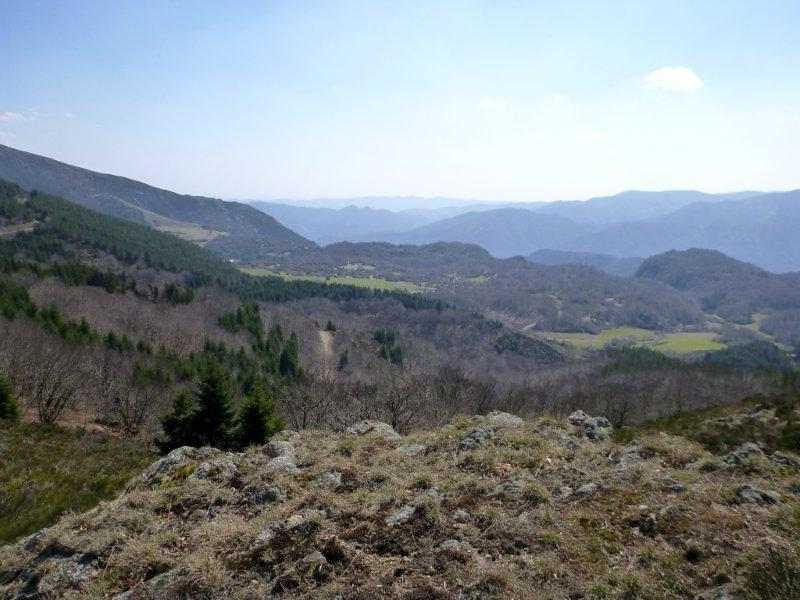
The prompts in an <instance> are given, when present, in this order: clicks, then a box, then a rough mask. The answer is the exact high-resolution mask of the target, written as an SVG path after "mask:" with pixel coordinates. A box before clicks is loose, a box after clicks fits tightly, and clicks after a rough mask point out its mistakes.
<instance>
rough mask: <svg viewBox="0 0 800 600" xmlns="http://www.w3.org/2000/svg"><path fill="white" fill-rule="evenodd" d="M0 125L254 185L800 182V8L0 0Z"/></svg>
mask: <svg viewBox="0 0 800 600" xmlns="http://www.w3.org/2000/svg"><path fill="white" fill-rule="evenodd" d="M0 13H2V21H3V24H2V26H0V143H1V144H6V145H10V146H13V147H15V148H19V149H22V150H27V151H30V152H34V153H37V154H43V155H46V156H51V157H53V158H56V159H58V160H62V161H64V162H68V163H71V164H76V165H79V166H83V167H86V168H90V169H93V170H97V171H102V172H110V173H115V174H119V175H125V176H127V177H131V178H133V179H138V180H142V181H145V182H147V183H150V184H153V185H157V186H160V187H165V188H168V189H172V190H175V191H179V192H184V193H193V194H204V195H212V196H217V197H222V198H238V199H276V198H292V199H302V198H320V197H322V198H328V197H331V198H343V197H354V196H376V195H378V196H380V195H387V196H407V195H414V196H446V197H454V198H469V199H476V200H485V201H542V200H557V199H581V198H586V197H590V196H595V195H604V194H611V193H615V192H619V191H622V190H626V189H646V190H663V189H701V190H704V191H709V192H722V191H733V190H742V189H757V190H784V189H795V188H800V169H798V165H800V160H799V159H800V143H799V142H800V42H799V41H798V40H799V39H800V38H799V37H798V35H799V34H798V31H800V2H797V0H787V1H769V0H759V1H750V2H744V1H739V0H726V1H724V2H722V1H719V0H711V1H702V0H694V1H687V2H682V1H680V0H677V1H676V0H671V1H668V2H652V1H647V0H638V1H635V2H628V1H626V0H615V1H614V2H590V1H586V2H576V1H575V2H573V1H568V0H566V1H559V2H556V1H555V0H552V1H548V2H538V1H534V0H528V1H527V2H515V1H512V0H506V1H503V2H497V1H496V0H491V1H486V2H470V1H467V0H449V1H448V0H442V1H438V2H430V1H423V2H414V1H411V0H408V1H405V0H404V1H402V2H398V1H397V0H392V1H387V2H382V1H378V0H372V1H368V2H367V1H365V2H338V1H336V0H327V1H322V2H314V1H302V2H295V1H289V0H287V1H281V2H263V1H262V2H248V1H245V0H237V1H236V2H199V1H198V2H183V1H168V0H159V1H150V0H136V1H126V0H115V1H114V2H107V1H106V0H99V1H89V0H85V1H81V0H71V1H70V2H62V1H60V0H59V1H36V0H21V1H17V0H0Z"/></svg>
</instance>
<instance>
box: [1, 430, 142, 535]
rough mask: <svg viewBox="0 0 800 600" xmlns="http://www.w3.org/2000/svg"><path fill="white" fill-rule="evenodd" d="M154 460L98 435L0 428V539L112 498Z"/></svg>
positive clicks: (139, 448) (132, 445)
mask: <svg viewBox="0 0 800 600" xmlns="http://www.w3.org/2000/svg"><path fill="white" fill-rule="evenodd" d="M154 459H155V458H154V456H153V455H152V454H151V453H150V452H148V451H147V450H146V449H145V448H143V447H142V445H141V444H139V443H136V442H132V441H127V440H121V439H117V438H114V437H110V436H106V435H102V434H96V433H87V432H85V431H82V430H67V429H61V428H58V427H53V426H49V427H46V426H41V425H30V424H24V425H17V426H12V427H0V544H4V543H7V542H11V541H13V540H15V539H17V538H19V537H22V536H24V535H28V534H30V533H33V532H34V531H38V530H39V529H41V528H42V527H46V526H48V525H50V524H52V523H54V522H55V521H56V519H58V517H59V515H61V514H63V513H65V512H69V511H84V510H87V509H89V508H91V507H92V506H94V505H96V504H97V503H98V502H100V501H101V500H105V499H108V498H111V497H112V496H114V495H115V494H116V493H117V492H118V491H119V490H120V489H121V488H122V487H123V486H124V485H125V483H126V482H127V481H128V480H129V479H130V478H131V477H133V476H134V475H136V474H138V473H139V472H140V471H141V470H142V469H143V468H144V467H145V466H146V465H148V464H149V463H150V462H152V461H153V460H154Z"/></svg>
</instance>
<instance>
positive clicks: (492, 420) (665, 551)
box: [0, 412, 800, 600]
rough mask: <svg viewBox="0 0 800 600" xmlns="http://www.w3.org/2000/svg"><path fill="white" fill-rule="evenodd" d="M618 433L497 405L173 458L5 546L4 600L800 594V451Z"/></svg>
mask: <svg viewBox="0 0 800 600" xmlns="http://www.w3.org/2000/svg"><path fill="white" fill-rule="evenodd" d="M772 416H773V417H774V414H773V415H772ZM762 417H764V415H763V412H762V413H761V416H758V414H756V417H753V418H759V419H760V418H762ZM748 418H750V417H748ZM764 418H765V419H768V418H770V415H767V416H766V417H764ZM762 420H763V419H762ZM748 430H752V428H751V429H748ZM610 434H611V429H610V426H609V425H608V422H607V421H606V420H605V419H603V418H602V417H598V418H592V417H590V416H588V415H585V414H583V413H581V412H578V413H575V414H573V415H571V416H570V418H569V419H568V420H564V421H556V420H553V419H545V418H543V419H540V420H536V421H531V422H528V421H522V420H521V419H519V418H517V417H515V416H513V415H508V414H505V413H493V414H490V415H488V416H484V417H472V418H463V419H459V420H457V421H455V422H453V423H451V424H450V425H448V426H447V427H444V428H442V429H440V430H436V431H431V432H425V433H419V434H416V435H413V436H409V437H401V436H399V435H398V434H397V433H395V432H394V430H392V428H391V427H389V426H388V425H385V424H381V423H373V422H364V423H360V424H357V425H356V426H354V427H353V428H351V430H350V431H348V432H346V433H342V434H333V433H330V432H314V431H308V432H302V433H293V432H285V433H283V434H281V436H279V437H278V438H276V439H275V440H273V441H272V442H271V443H270V444H268V445H267V446H265V447H260V448H253V449H251V450H249V451H248V452H245V453H241V454H232V453H226V452H222V451H219V450H215V449H209V448H200V449H194V448H181V449H178V450H175V451H174V452H172V453H171V454H169V455H168V456H166V457H164V458H163V459H161V460H159V461H158V462H156V463H155V464H153V465H152V466H150V467H149V468H148V469H147V470H146V471H145V472H144V473H143V474H142V475H141V476H140V477H138V478H137V479H135V480H134V481H132V482H131V483H130V484H129V486H128V488H127V490H126V491H125V492H124V493H123V494H122V495H121V496H120V497H119V498H117V499H115V500H113V501H111V502H106V503H103V504H101V505H100V506H98V507H97V508H95V509H93V510H91V511H89V512H87V513H84V514H79V515H71V516H68V517H65V518H63V519H62V520H61V521H60V522H59V523H57V524H56V525H54V526H53V527H51V528H48V529H46V530H42V531H40V532H38V533H36V534H34V535H32V536H30V537H28V538H26V539H24V540H21V541H20V542H19V543H17V544H15V545H13V546H6V547H4V548H1V549H0V597H1V598H60V597H63V598H115V599H117V600H132V599H137V598H264V597H266V596H270V595H275V596H281V595H283V596H285V597H313V598H354V599H355V598H363V599H365V600H366V599H373V598H406V599H419V600H422V599H428V598H432V599H450V598H453V599H455V598H493V597H496V598H570V599H578V598H598V599H600V598H630V599H633V598H708V599H712V598H716V599H720V600H721V599H724V598H740V597H742V598H800V566H799V565H800V560H798V557H797V554H796V551H795V550H794V547H793V540H794V539H796V538H797V535H798V532H800V460H798V458H797V457H796V456H794V455H792V454H790V453H786V452H775V451H773V449H772V448H770V447H769V446H768V445H766V444H764V443H761V442H760V440H758V439H753V440H748V441H742V443H740V444H739V445H737V446H735V447H733V448H726V449H725V450H724V451H723V452H717V453H716V454H712V453H710V452H709V451H708V450H706V449H705V447H704V446H702V445H700V444H699V443H697V442H695V441H691V440H689V439H686V438H684V437H679V436H675V435H669V434H666V433H662V432H652V431H646V432H642V433H641V435H639V436H638V437H635V438H633V439H630V438H631V436H627V437H626V439H625V441H614V438H613V436H611V435H610ZM617 439H621V438H619V437H618V438H617Z"/></svg>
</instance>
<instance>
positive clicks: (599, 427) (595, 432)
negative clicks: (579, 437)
mask: <svg viewBox="0 0 800 600" xmlns="http://www.w3.org/2000/svg"><path fill="white" fill-rule="evenodd" d="M612 429H613V428H612V427H611V423H610V422H609V420H608V419H606V418H605V417H591V418H589V419H587V420H586V421H585V422H584V424H583V433H584V435H585V436H586V437H587V438H589V439H590V440H593V441H597V440H605V439H608V437H609V436H610V435H611V432H612Z"/></svg>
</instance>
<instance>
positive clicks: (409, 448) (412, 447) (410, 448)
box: [397, 444, 428, 456]
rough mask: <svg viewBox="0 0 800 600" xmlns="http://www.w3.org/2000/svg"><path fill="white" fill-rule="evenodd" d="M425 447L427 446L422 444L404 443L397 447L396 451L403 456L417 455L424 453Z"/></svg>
mask: <svg viewBox="0 0 800 600" xmlns="http://www.w3.org/2000/svg"><path fill="white" fill-rule="evenodd" d="M427 449H428V447H427V446H425V445H423V444H405V445H404V446H400V447H398V448H397V451H398V452H399V453H400V454H402V455H404V456H419V455H420V454H424V453H425V451H426V450H427Z"/></svg>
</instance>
